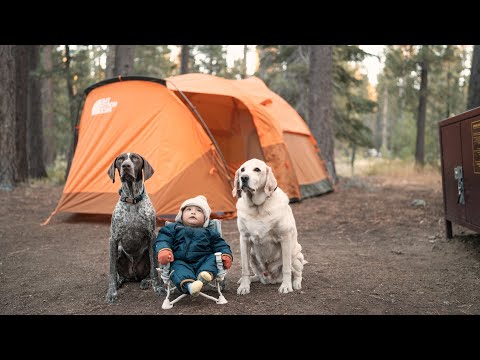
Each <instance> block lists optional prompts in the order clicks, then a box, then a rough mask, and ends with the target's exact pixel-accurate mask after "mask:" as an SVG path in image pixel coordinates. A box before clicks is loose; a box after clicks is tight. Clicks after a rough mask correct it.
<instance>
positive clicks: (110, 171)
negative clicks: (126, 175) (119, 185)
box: [107, 157, 118, 182]
mask: <svg viewBox="0 0 480 360" xmlns="http://www.w3.org/2000/svg"><path fill="white" fill-rule="evenodd" d="M117 159H118V157H116V158H115V159H114V160H113V163H112V165H111V166H110V168H109V169H108V171H107V174H108V177H109V178H110V179H112V182H115V164H116V162H117Z"/></svg>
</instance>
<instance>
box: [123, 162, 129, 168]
mask: <svg viewBox="0 0 480 360" xmlns="http://www.w3.org/2000/svg"><path fill="white" fill-rule="evenodd" d="M129 167H130V164H128V163H127V164H125V163H123V164H122V168H123V169H125V168H129Z"/></svg>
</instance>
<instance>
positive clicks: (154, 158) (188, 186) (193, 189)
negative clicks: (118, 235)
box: [56, 80, 236, 214]
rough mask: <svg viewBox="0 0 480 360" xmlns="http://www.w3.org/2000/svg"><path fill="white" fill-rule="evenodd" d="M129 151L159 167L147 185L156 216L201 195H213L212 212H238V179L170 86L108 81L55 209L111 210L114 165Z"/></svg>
mask: <svg viewBox="0 0 480 360" xmlns="http://www.w3.org/2000/svg"><path fill="white" fill-rule="evenodd" d="M122 152H136V153H138V154H140V155H142V156H143V157H144V158H145V159H146V160H147V161H148V162H149V163H150V164H151V165H152V167H153V168H154V170H155V173H154V174H153V176H152V177H151V178H150V179H149V180H148V181H147V182H146V185H145V186H146V189H147V192H148V194H149V196H150V198H151V200H152V203H153V204H154V206H155V209H156V211H157V214H160V213H167V214H168V213H175V214H176V212H177V211H178V207H179V206H180V204H181V203H182V202H183V201H184V200H185V199H186V198H187V197H191V196H196V195H199V194H203V195H205V196H206V197H207V199H208V201H209V203H210V206H211V207H212V211H213V212H215V211H220V212H235V211H236V209H235V203H234V199H233V197H232V196H231V191H232V185H233V180H232V181H231V182H232V184H230V181H229V179H228V178H227V170H226V169H225V167H224V165H223V162H222V161H221V158H220V156H219V154H218V152H217V151H216V150H215V148H214V147H213V145H212V141H211V140H210V138H209V137H208V136H207V135H206V133H205V131H204V129H203V128H202V126H201V124H199V122H198V120H197V119H196V118H195V117H194V115H193V114H192V113H191V112H190V111H189V110H188V109H187V108H186V107H185V105H184V104H183V103H182V102H181V101H180V100H179V99H178V98H177V97H176V96H175V95H174V94H173V93H172V92H171V91H170V90H168V89H167V88H166V87H165V86H163V85H161V84H158V83H154V82H150V81H136V80H129V81H120V82H114V83H111V84H106V85H103V86H100V87H97V88H95V89H93V90H92V91H91V92H90V93H89V94H88V96H87V98H86V100H85V103H84V106H83V109H82V116H81V120H80V124H79V136H78V143H77V147H76V150H75V155H74V158H73V160H72V165H71V168H70V173H69V176H68V179H67V182H66V184H65V188H64V194H63V195H62V198H61V200H60V202H59V204H58V206H57V209H56V210H57V211H68V212H83V213H103V214H109V213H111V212H112V210H113V207H114V206H115V203H116V202H117V201H118V193H117V192H118V189H119V187H120V185H119V181H120V180H119V179H118V174H117V175H116V183H112V181H111V179H110V178H109V177H108V176H107V170H108V168H109V167H110V165H111V164H112V163H113V161H114V160H115V158H116V156H117V155H119V154H120V153H122ZM192 169H195V171H193V172H192ZM179 179H183V181H179ZM175 184H181V187H175ZM99 203H101V204H99ZM212 204H214V206H213V205H212Z"/></svg>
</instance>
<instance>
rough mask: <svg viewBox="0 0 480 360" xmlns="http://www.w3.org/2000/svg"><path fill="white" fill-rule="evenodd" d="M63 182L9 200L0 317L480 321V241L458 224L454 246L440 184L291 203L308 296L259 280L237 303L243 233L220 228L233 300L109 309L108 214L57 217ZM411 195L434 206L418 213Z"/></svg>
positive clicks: (415, 179) (364, 186)
mask: <svg viewBox="0 0 480 360" xmlns="http://www.w3.org/2000/svg"><path fill="white" fill-rule="evenodd" d="M61 191H62V187H61V186H53V185H30V186H20V187H18V188H17V189H16V190H14V191H13V192H11V193H2V194H1V195H2V206H1V207H0V290H1V291H0V314H2V315H7V314H62V315H63V314H95V315H104V314H108V315H111V314H119V315H126V314H129V315H142V314H151V315H152V314H156V315H157V314H158V315H159V314H162V315H163V314H165V315H167V314H177V315H178V314H190V315H199V314H201V315H212V314H223V315H296V314H300V315H330V314H345V315H350V314H356V315H366V314H382V315H385V314H387V315H389V314H398V315H404V314H415V315H417V314H421V315H427V314H432V315H440V314H458V315H464V314H477V315H478V314H480V292H479V291H478V289H479V288H480V235H477V234H473V232H471V231H469V230H467V229H465V228H461V227H459V226H456V225H454V238H453V239H451V240H447V239H446V238H445V229H444V222H443V202H442V191H441V178H440V177H439V176H438V177H434V178H432V177H423V176H421V175H418V176H408V177H402V176H396V177H382V176H376V177H355V178H348V177H344V178H342V179H341V180H340V183H339V185H338V189H337V191H335V192H334V193H330V194H327V195H323V196H320V197H316V198H311V199H306V200H304V201H302V202H301V203H294V204H292V205H291V206H292V208H293V212H294V215H295V219H296V222H297V227H298V234H299V242H300V244H301V245H302V246H303V252H304V255H305V258H306V260H307V261H308V264H306V265H305V268H304V273H303V289H302V290H301V291H295V292H293V293H289V294H280V293H279V292H278V287H279V284H275V285H262V284H260V283H254V284H252V287H251V293H250V294H248V295H237V292H236V290H237V286H238V285H237V284H236V282H237V280H238V279H239V277H240V273H241V271H240V252H239V234H238V230H237V227H236V221H235V220H228V221H223V226H222V227H223V235H224V238H225V239H226V240H227V241H228V242H229V243H230V245H231V247H232V250H233V253H234V263H233V266H232V268H231V269H230V271H229V273H228V274H227V287H226V289H225V291H224V295H225V298H226V299H227V300H228V303H227V304H224V305H217V304H215V303H214V302H212V301H210V300H208V299H206V298H203V297H197V298H192V297H188V298H185V299H183V300H181V301H180V302H178V303H177V304H175V306H174V307H173V308H172V309H170V310H162V308H161V305H162V301H163V296H161V297H158V296H156V295H155V294H154V293H153V290H151V289H148V290H141V289H140V287H139V284H138V283H127V284H125V285H124V286H123V287H122V288H120V289H119V299H118V301H117V302H116V303H115V304H113V305H109V304H107V303H105V294H106V291H107V271H108V251H107V248H108V236H109V227H110V218H109V217H108V216H103V217H101V216H85V215H83V216H80V215H74V214H73V215H72V214H57V215H56V216H55V217H54V218H53V219H52V221H51V222H50V223H49V224H48V225H47V226H40V223H41V222H43V221H44V220H45V219H46V218H47V217H48V216H49V214H50V212H51V211H52V210H53V209H54V208H55V206H56V204H57V201H58V199H59V197H60V194H61ZM414 199H422V200H425V202H426V206H420V207H413V206H412V205H411V203H412V201H413V200H414Z"/></svg>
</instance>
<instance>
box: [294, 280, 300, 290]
mask: <svg viewBox="0 0 480 360" xmlns="http://www.w3.org/2000/svg"><path fill="white" fill-rule="evenodd" d="M292 285H293V290H300V289H301V288H302V278H299V279H293V284H292Z"/></svg>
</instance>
